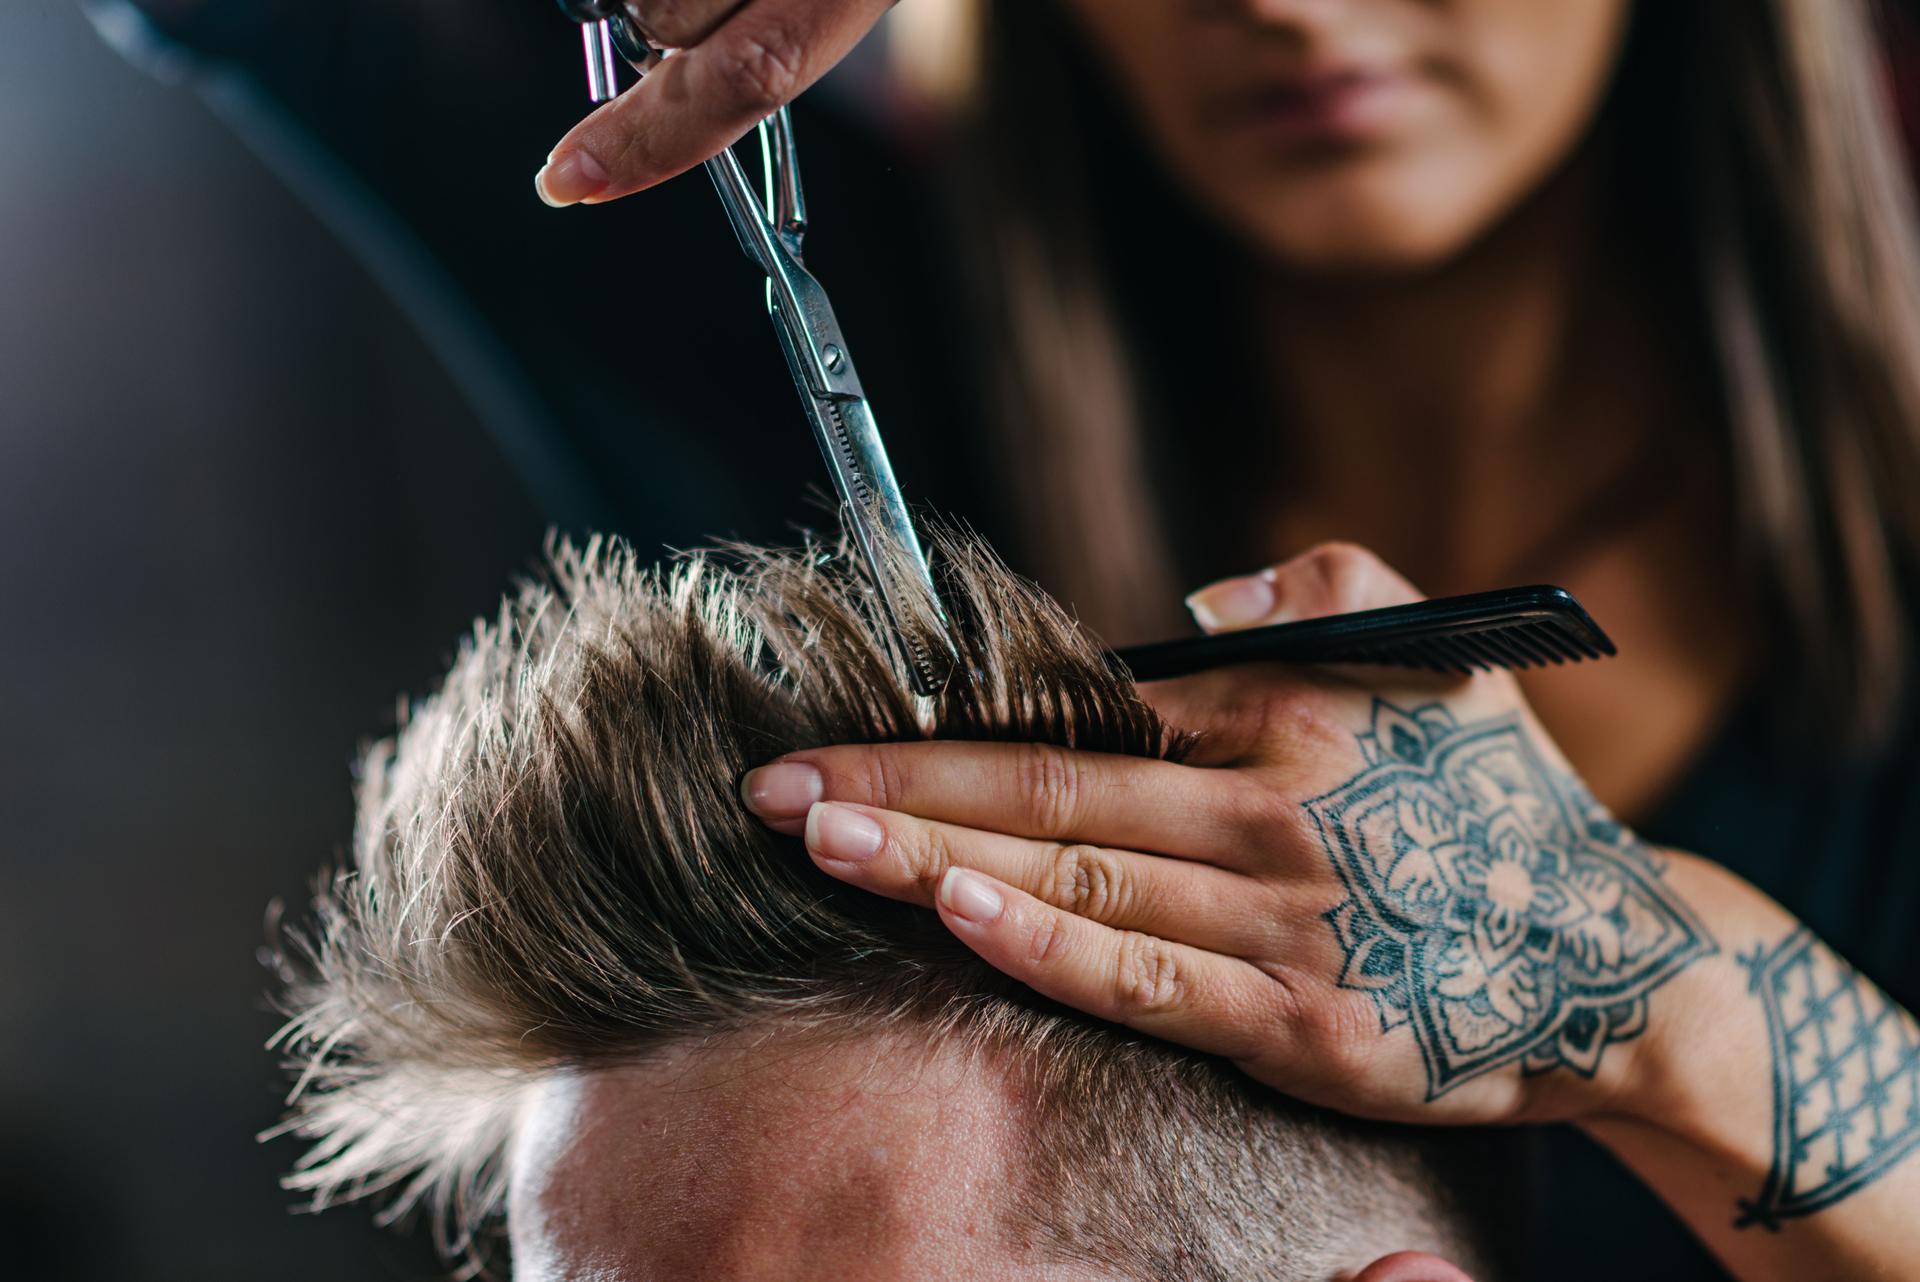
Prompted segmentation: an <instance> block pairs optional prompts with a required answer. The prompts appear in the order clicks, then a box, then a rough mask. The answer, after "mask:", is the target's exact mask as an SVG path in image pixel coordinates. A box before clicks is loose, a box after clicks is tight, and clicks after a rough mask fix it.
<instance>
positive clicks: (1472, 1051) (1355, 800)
mask: <svg viewBox="0 0 1920 1282" xmlns="http://www.w3.org/2000/svg"><path fill="white" fill-rule="evenodd" d="M1359 741H1360V748H1361V751H1362V752H1363V753H1364V754H1365V756H1366V760H1367V767H1366V769H1365V770H1362V771H1361V772H1360V773H1359V774H1357V775H1355V776H1354V777H1353V778H1352V779H1349V780H1348V781H1347V782H1346V783H1344V784H1342V785H1341V786H1340V787H1338V788H1336V789H1334V790H1333V791H1332V792H1329V793H1327V794H1325V795H1324V796H1321V797H1317V798H1315V799H1314V800H1312V801H1309V802H1308V803H1306V804H1307V810H1308V811H1309V812H1310V813H1311V814H1312V815H1313V818H1314V820H1315V822H1316V823H1317V824H1318V825H1319V830H1320V839H1321V842H1322V843H1323V845H1324V846H1325V848H1326V851H1327V855H1328V857H1329V858H1330V859H1331V860H1332V861H1333V866H1334V869H1335V870H1336V871H1337V872H1338V873H1339V875H1340V879H1341V881H1342V882H1343V883H1344V884H1345V886H1346V889H1347V897H1346V899H1344V900H1343V901H1341V903H1340V904H1339V905H1338V906H1337V907H1335V908H1334V909H1333V910H1332V911H1330V912H1328V913H1327V914H1326V919H1327V921H1328V923H1329V924H1330V925H1331V926H1332V928H1333V931H1334V934H1335V935H1336V936H1337V937H1338V938H1339V941H1340V947H1341V949H1342V951H1343V952H1344V954H1345V957H1346V964H1345V967H1344V969H1343V971H1342V973H1341V975H1340V986H1341V987H1342V988H1353V989H1359V990H1361V991H1363V992H1366V993H1368V994H1370V995H1371V996H1372V998H1373V1001H1374V1004H1375V1007H1376V1009H1377V1010H1378V1012H1379V1015H1380V1027H1381V1030H1382V1031H1383V1032H1385V1031H1388V1030H1391V1029H1394V1028H1397V1027H1399V1026H1400V1025H1402V1024H1411V1025H1412V1027H1413V1032H1414V1036H1415V1037H1416V1038H1417V1039H1418V1040H1419V1043H1420V1052H1421V1056H1422V1058H1423V1059H1424V1060H1425V1061H1426V1066H1427V1098H1428V1099H1430V1100H1431V1099H1435V1098H1437V1097H1438V1096H1440V1095H1441V1094H1443V1093H1445V1092H1446V1091H1448V1090H1450V1089H1452V1088H1453V1087H1454V1086H1457V1085H1458V1084H1459V1083H1461V1082H1463V1081H1466V1080H1468V1079H1469V1078H1472V1077H1477V1076H1479V1075H1480V1074H1482V1073H1486V1072H1490V1071H1492V1070H1493V1069H1495V1068H1498V1067H1500V1066H1501V1065H1503V1064H1508V1063H1512V1062H1514V1061H1516V1060H1518V1061H1520V1063H1521V1065H1522V1068H1523V1071H1526V1072H1545V1071H1546V1070H1547V1069H1550V1068H1552V1067H1554V1066H1555V1065H1558V1064H1564V1065H1567V1066H1568V1067H1570V1068H1572V1069H1574V1070H1575V1071H1576V1072H1579V1073H1581V1074H1583V1075H1586V1076H1592V1075H1593V1073H1594V1071H1595V1070H1596V1069H1597V1068H1598V1066H1599V1063H1600V1055H1601V1052H1602V1051H1604V1050H1605V1049H1606V1047H1607V1044H1608V1043H1609V1042H1616V1041H1622V1040H1624V1039H1626V1038H1629V1037H1632V1036H1634V1035H1635V1034H1637V1033H1638V1032H1640V1030H1641V1029H1642V1028H1644V1027H1645V1026H1646V1021H1647V997H1648V994H1650V993H1651V992H1652V991H1653V990H1654V989H1655V988H1658V987H1659V986H1660V985H1661V984H1663V983H1665V982H1666V981H1667V980H1669V979H1671V978H1672V977H1673V976H1674V975H1675V974H1676V973H1678V972H1679V971H1680V970H1681V969H1682V968H1683V967H1685V966H1687V965H1688V964H1690V963H1691V962H1693V961H1695V960H1697V959H1698V958H1701V957H1704V956H1707V955H1709V954H1711V953H1713V952H1714V951H1715V949H1714V943H1713V940H1712V939H1711V938H1710V937H1709V936H1708V934H1707V931H1706V928H1705V927H1704V926H1702V925H1701V924H1700V921H1699V919H1698V918H1696V917H1695V916H1694V914H1693V912H1692V911H1691V910H1690V909H1689V908H1688V907H1687V906H1686V904H1685V903H1683V902H1682V901H1681V900H1680V899H1679V897H1678V896H1676V895H1675V894H1674V893H1673V892H1672V891H1671V890H1669V889H1668V888H1667V886H1666V884H1665V883H1664V882H1663V881H1662V880H1661V872H1660V867H1659V865H1658V864H1657V863H1656V862H1655V859H1654V856H1653V853H1652V852H1651V851H1650V850H1649V849H1648V848H1647V847H1646V846H1645V845H1644V844H1642V843H1641V842H1640V841H1639V840H1638V839H1637V838H1635V837H1634V836H1633V835H1632V834H1631V833H1629V832H1627V831H1626V830H1625V829H1623V828H1622V827H1621V826H1620V825H1619V824H1618V823H1616V822H1614V820H1613V819H1612V818H1611V817H1609V816H1608V815H1607V813H1606V811H1605V810H1603V809H1602V808H1601V807H1600V805H1599V803H1598V802H1596V801H1595V800H1594V799H1593V796H1592V795H1591V794H1590V793H1588V792H1587V790H1586V788H1585V787H1584V786H1583V785H1581V784H1580V783H1579V781H1578V780H1576V779H1573V778H1570V777H1569V776H1567V775H1566V774H1565V773H1564V772H1562V771H1558V770H1555V769H1553V768H1551V767H1550V766H1548V765H1547V763H1546V762H1545V761H1544V760H1543V759H1542V758H1541V756H1540V754H1539V753H1538V751H1537V750H1536V749H1535V747H1534V745H1533V743H1532V742H1531V741H1530V740H1529V739H1528V737H1527V734H1526V731H1525V730H1524V729H1523V727H1522V726H1521V724H1520V719H1519V717H1518V716H1517V715H1511V716H1506V717H1500V718H1496V719H1493V720H1489V721H1480V722H1474V723H1470V724H1467V725H1460V724H1459V723H1458V722H1457V721H1456V720H1455V719H1454V716H1453V714H1452V713H1451V712H1450V711H1448V710H1447V708H1446V707H1444V706H1443V705H1441V704H1437V703H1434V704H1428V705H1426V706H1424V707H1420V708H1415V709H1413V710H1412V711H1410V712H1409V711H1406V710H1403V709H1401V708H1397V707H1395V706H1394V705H1393V704H1391V703H1388V702H1387V701H1385V700H1384V699H1376V700H1375V701H1374V705H1373V728H1372V730H1371V732H1369V733H1366V734H1362V735H1360V736H1359Z"/></svg>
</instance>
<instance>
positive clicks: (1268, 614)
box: [1187, 543, 1423, 632]
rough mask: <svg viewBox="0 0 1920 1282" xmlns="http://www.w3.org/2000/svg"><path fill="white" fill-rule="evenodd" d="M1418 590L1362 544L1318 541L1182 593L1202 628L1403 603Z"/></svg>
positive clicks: (1217, 628) (1245, 625) (1223, 629)
mask: <svg viewBox="0 0 1920 1282" xmlns="http://www.w3.org/2000/svg"><path fill="white" fill-rule="evenodd" d="M1422 599H1423V594H1422V593H1421V592H1420V590H1419V589H1417V588H1415V587H1414V586H1413V585H1412V584H1411V583H1409V582H1407V581H1406V580H1405V579H1404V578H1402V577H1401V576H1400V575H1399V573H1397V572H1396V571H1395V570H1393V569H1392V568H1391V567H1389V566H1388V565H1387V563H1386V562H1385V561H1382V560H1381V559H1380V558H1379V557H1377V556H1375V555H1374V554H1373V553H1371V552H1369V551H1367V549H1365V548H1363V547H1360V546H1359V545H1358V544H1354V543H1322V544H1319V545H1318V546H1316V547H1313V548H1310V549H1308V550H1307V551H1305V552H1302V553H1301V554H1300V555H1299V556H1296V557H1294V558H1293V559H1292V560H1291V561H1283V562H1281V563H1280V564H1279V565H1275V566H1271V567H1269V568H1267V569H1265V570H1262V571H1260V572H1259V573H1258V574H1249V575H1245V576H1243V577H1240V578H1233V579H1221V580H1220V581H1219V582H1217V583H1210V584H1208V585H1207V586H1206V587H1204V588H1201V589H1200V590H1199V591H1198V592H1195V593H1194V594H1193V595H1192V596H1190V597H1188V598H1187V608H1188V609H1189V610H1191V611H1193V617H1194V620H1195V621H1196V622H1198V623H1199V625H1200V627H1201V628H1202V629H1203V630H1205V631H1207V632H1233V631H1236V630H1238V629H1240V628H1251V627H1259V626H1262V625H1265V624H1269V623H1291V622H1293V621H1295V620H1298V619H1317V618H1321V617H1323V616H1325V615H1329V614H1348V613H1351V612H1353V611H1356V610H1377V609H1380V608H1382V607H1384V606H1390V605H1406V604H1408V603H1410V602H1413V601H1419V600H1422Z"/></svg>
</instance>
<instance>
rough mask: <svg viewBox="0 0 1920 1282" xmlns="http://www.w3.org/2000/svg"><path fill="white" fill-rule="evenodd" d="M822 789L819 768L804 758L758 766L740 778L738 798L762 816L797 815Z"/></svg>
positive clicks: (798, 815)
mask: <svg viewBox="0 0 1920 1282" xmlns="http://www.w3.org/2000/svg"><path fill="white" fill-rule="evenodd" d="M825 792H826V785H825V783H823V782H822V780H821V778H820V771H819V770H817V769H816V768H814V767H813V766H810V765H807V764H806V763H805V762H803V761H777V762H775V763H774V764H773V765H770V766H761V767H760V768H759V769H758V770H749V771H747V775H746V778H744V779H742V780H741V781H740V799H741V800H742V801H744V802H746V803H747V809H748V810H751V811H753V813H754V814H756V815H759V816H760V817H761V818H762V819H798V818H800V817H801V816H802V815H804V814H806V813H807V808H808V807H809V806H811V805H813V803H814V802H816V801H818V800H820V798H821V796H822V794H824V793H825Z"/></svg>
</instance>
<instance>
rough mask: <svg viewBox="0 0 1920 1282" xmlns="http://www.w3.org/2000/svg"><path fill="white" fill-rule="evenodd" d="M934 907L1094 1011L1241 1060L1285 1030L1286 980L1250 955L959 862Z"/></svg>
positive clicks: (1001, 963)
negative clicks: (1106, 920) (1121, 922)
mask: <svg viewBox="0 0 1920 1282" xmlns="http://www.w3.org/2000/svg"><path fill="white" fill-rule="evenodd" d="M937 907H938V908H939V911H940V920H941V921H943V922H945V923H946V924H947V928H948V929H949V930H951V931H952V932H953V933H954V935H955V936H956V937H958V938H959V939H960V940H961V942H963V943H965V944H966V945H967V947H969V948H971V949H973V951H974V952H976V953H978V954H980V956H981V957H983V958H985V959H986V961H987V962H988V963H989V964H990V965H992V966H993V967H994V968H995V969H997V970H1001V971H1004V972H1005V973H1006V974H1008V975H1010V976H1012V977H1013V978H1014V979H1017V980H1019V981H1020V982H1021V983H1023V984H1026V985H1027V986H1028V987H1030V988H1032V989H1034V990H1036V991H1037V992H1039V993H1042V994H1043V995H1045V996H1047V997H1051V998H1053V999H1054V1000H1055V1001H1059V1002H1064V1003H1066V1004H1067V1005H1069V1006H1073V1007H1075V1008H1077V1009H1079V1010H1083V1011H1085V1012H1087V1013H1088V1014H1089V1015H1093V1016H1095V1017H1097V1018H1100V1019H1106V1020H1111V1021H1113V1022H1114V1023H1116V1024H1125V1025H1127V1026H1128V1027H1129V1028H1136V1029H1139V1030H1140V1031H1141V1032H1143V1033H1147V1034H1149V1035H1151V1036H1154V1037H1162V1038H1165V1039H1167V1040H1168V1041H1174V1042H1179V1043H1180V1044H1181V1045H1183V1046H1191V1047H1192V1048H1194V1049H1195V1050H1198V1051H1202V1052H1204V1053H1206V1054H1210V1055H1222V1056H1225V1057H1227V1058H1229V1059H1233V1060H1240V1061H1248V1060H1254V1059H1257V1058H1260V1057H1262V1056H1263V1055H1264V1054H1265V1053H1266V1052H1267V1050H1268V1043H1270V1042H1271V1041H1272V1039H1273V1038H1274V1037H1275V1036H1276V1032H1277V1031H1278V1032H1282V1035H1283V1030H1279V1028H1278V1026H1279V1025H1281V1024H1282V1022H1283V1019H1284V1013H1285V1012H1284V1006H1285V1003H1284V1002H1283V1001H1282V1000H1281V997H1282V995H1283V993H1284V989H1282V988H1281V986H1280V985H1277V984H1275V983H1274V981H1273V980H1271V979H1270V978H1269V977H1268V976H1267V975H1266V974H1264V973H1263V972H1261V971H1260V970H1259V969H1257V968H1255V967H1254V966H1251V965H1249V964H1248V963H1246V962H1244V961H1239V960H1236V959H1234V958H1231V957H1222V956H1220V955H1219V954H1218V953H1212V952H1208V951H1206V950H1205V949H1200V948H1193V947H1189V946H1188V945H1186V944H1177V943H1173V942H1170V941H1168V940H1165V939H1160V938H1156V937H1155V936H1153V935H1148V934H1142V933H1141V932H1139V931H1132V930H1115V929H1113V928H1112V927H1110V926H1102V925H1100V924H1099V923H1098V922H1092V921H1088V920H1087V919H1086V918H1084V917H1079V916H1076V915H1074V914H1073V913H1069V912H1063V911H1061V910H1060V909H1058V908H1054V907H1051V906H1049V905H1047V904H1043V903H1041V902H1040V901H1039V900H1038V899H1035V898H1034V897H1033V896H1031V895H1029V894H1026V893H1025V892H1024V891H1020V890H1017V889H1015V888H1013V887H1012V886H1009V885H1007V884H1006V883H1005V882H1001V881H998V880H996V879H994V878H991V877H988V876H985V875H984V874H981V873H977V872H972V871H969V870H967V869H963V868H953V869H950V870H949V871H948V872H947V874H946V877H945V878H944V879H943V880H942V881H941V883H940V890H939V895H938V898H937Z"/></svg>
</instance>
